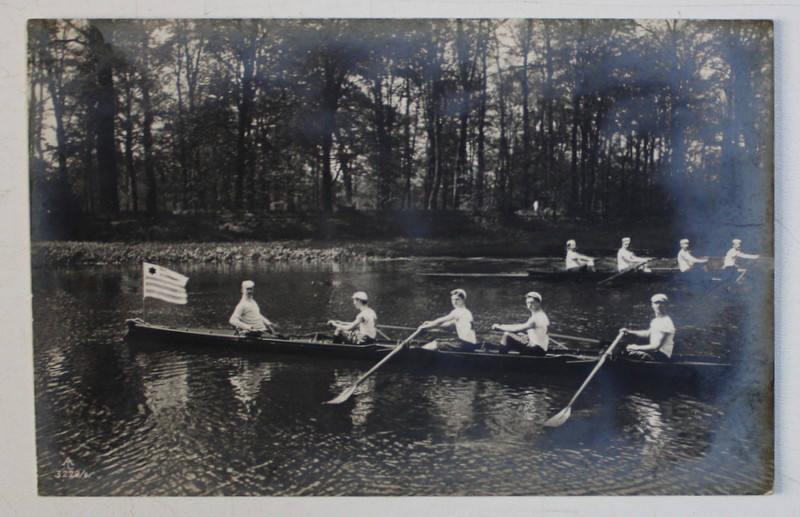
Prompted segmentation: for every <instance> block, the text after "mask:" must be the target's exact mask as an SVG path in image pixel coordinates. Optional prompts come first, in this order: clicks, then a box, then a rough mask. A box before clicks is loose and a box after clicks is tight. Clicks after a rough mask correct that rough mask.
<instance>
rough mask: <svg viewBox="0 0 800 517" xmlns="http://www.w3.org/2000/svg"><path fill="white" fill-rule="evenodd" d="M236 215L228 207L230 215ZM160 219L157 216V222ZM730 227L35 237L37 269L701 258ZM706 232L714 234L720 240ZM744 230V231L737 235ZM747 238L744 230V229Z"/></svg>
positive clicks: (454, 218)
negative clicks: (623, 241) (683, 243)
mask: <svg viewBox="0 0 800 517" xmlns="http://www.w3.org/2000/svg"><path fill="white" fill-rule="evenodd" d="M229 215H230V214H229ZM150 223H152V221H151V222H150ZM90 230H92V231H90ZM729 232H730V229H724V228H717V229H713V228H703V229H702V230H700V229H695V231H694V232H689V233H688V234H684V233H679V232H678V231H677V230H675V229H674V228H672V227H670V226H668V225H664V224H653V223H651V222H647V221H636V222H627V223H619V222H602V223H587V222H583V221H575V220H559V221H553V220H545V219H541V218H534V217H524V216H514V217H511V218H508V219H504V220H502V221H499V220H491V219H487V218H482V217H479V216H475V215H474V214H473V215H468V214H452V213H447V214H428V215H427V216H423V215H421V214H419V213H403V212H398V213H375V214H369V213H363V212H358V213H347V214H337V215H336V216H329V217H328V218H317V219H315V220H313V221H312V219H311V218H310V216H309V215H308V214H305V215H291V214H271V215H268V216H264V217H260V216H259V217H256V216H254V215H252V214H250V215H247V216H244V215H240V217H238V219H237V223H236V225H234V223H233V222H232V221H231V218H230V217H216V218H214V219H213V221H212V220H211V219H209V218H206V219H203V218H198V217H193V216H190V215H188V214H185V215H182V216H176V215H174V214H173V215H169V216H168V217H167V216H162V217H161V218H160V221H159V222H158V223H157V224H155V225H153V224H147V221H141V220H137V221H134V220H127V221H112V222H105V223H103V224H100V223H99V222H97V221H95V223H94V225H92V224H87V225H86V226H84V231H83V232H82V233H81V235H80V236H73V237H72V238H70V239H63V240H59V239H51V240H45V239H34V240H33V241H32V243H31V261H32V265H33V267H50V266H70V265H102V264H131V263H139V262H142V261H152V262H158V263H161V264H165V265H168V264H180V263H219V264H226V263H241V262H352V261H369V260H383V259H397V258H413V257H430V256H448V257H491V258H507V259H514V258H530V257H559V256H562V255H563V253H564V244H565V242H566V240H567V239H576V240H577V241H578V247H579V249H580V251H582V252H583V253H586V254H588V255H591V256H595V257H612V256H614V255H615V254H616V250H617V248H618V246H619V241H620V238H621V237H626V236H627V237H631V238H632V239H633V245H632V249H633V250H634V251H635V252H636V253H637V254H639V255H646V256H652V257H671V256H674V254H675V252H676V250H677V249H678V240H679V239H680V238H682V237H689V238H690V239H692V241H693V243H695V250H696V251H697V252H698V254H700V255H723V254H724V253H725V251H726V250H727V247H729V243H730V241H729V240H728V239H729V238H730V237H729V236H728V235H726V234H727V233H729ZM703 233H706V234H708V235H714V237H713V240H711V239H705V238H703V235H702V234H703ZM737 236H739V234H737ZM742 237H744V236H742Z"/></svg>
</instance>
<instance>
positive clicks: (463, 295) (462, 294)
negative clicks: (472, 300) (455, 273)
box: [450, 289, 467, 300]
mask: <svg viewBox="0 0 800 517" xmlns="http://www.w3.org/2000/svg"><path fill="white" fill-rule="evenodd" d="M450 296H458V297H459V298H461V299H462V300H466V299H467V292H466V291H465V290H463V289H453V290H452V291H450Z"/></svg>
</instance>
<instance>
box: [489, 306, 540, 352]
mask: <svg viewBox="0 0 800 517" xmlns="http://www.w3.org/2000/svg"><path fill="white" fill-rule="evenodd" d="M525 306H526V307H527V308H528V310H529V311H530V312H531V315H530V317H529V318H528V321H526V322H525V323H519V324H510V325H503V324H498V323H495V324H494V325H492V330H502V331H503V338H502V339H501V341H500V343H501V344H502V346H503V348H501V349H500V353H503V354H507V353H508V350H509V349H511V350H516V351H517V352H519V353H521V354H524V355H534V356H544V355H547V346H548V344H549V341H550V339H549V338H548V336H547V327H549V326H550V320H549V319H548V318H547V314H545V312H544V311H543V310H542V296H541V295H540V294H539V293H537V292H534V291H531V292H530V293H528V294H526V295H525Z"/></svg>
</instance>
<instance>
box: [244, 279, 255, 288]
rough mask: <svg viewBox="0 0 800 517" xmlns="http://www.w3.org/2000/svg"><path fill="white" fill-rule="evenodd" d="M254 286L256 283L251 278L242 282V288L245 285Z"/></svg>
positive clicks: (245, 286)
mask: <svg viewBox="0 0 800 517" xmlns="http://www.w3.org/2000/svg"><path fill="white" fill-rule="evenodd" d="M255 286H256V283H255V282H253V281H252V280H245V281H244V282H242V289H245V288H247V287H255Z"/></svg>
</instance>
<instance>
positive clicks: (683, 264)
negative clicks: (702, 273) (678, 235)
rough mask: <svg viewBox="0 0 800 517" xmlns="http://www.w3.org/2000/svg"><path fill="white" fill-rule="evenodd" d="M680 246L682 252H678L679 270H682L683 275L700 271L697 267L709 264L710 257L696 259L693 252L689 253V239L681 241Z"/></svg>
mask: <svg viewBox="0 0 800 517" xmlns="http://www.w3.org/2000/svg"><path fill="white" fill-rule="evenodd" d="M680 245H681V250H680V251H679V252H678V269H680V270H681V273H691V272H693V271H698V268H695V265H697V264H707V263H708V257H704V258H696V257H695V256H694V255H692V252H691V251H689V239H681V242H680Z"/></svg>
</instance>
